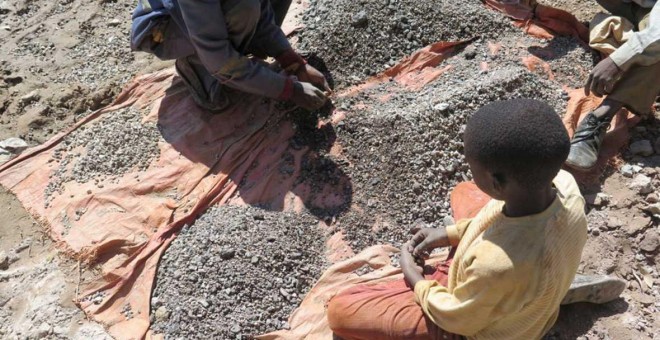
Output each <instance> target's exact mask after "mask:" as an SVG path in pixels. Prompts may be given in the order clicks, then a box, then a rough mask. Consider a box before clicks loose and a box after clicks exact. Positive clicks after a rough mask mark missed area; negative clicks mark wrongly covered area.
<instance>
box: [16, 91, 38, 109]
mask: <svg viewBox="0 0 660 340" xmlns="http://www.w3.org/2000/svg"><path fill="white" fill-rule="evenodd" d="M39 99H41V96H40V95H39V92H38V91H37V90H34V91H32V92H30V93H28V94H26V95H24V96H23V97H21V98H20V99H19V103H20V104H21V105H23V106H25V105H28V104H30V103H33V102H36V101H38V100H39Z"/></svg>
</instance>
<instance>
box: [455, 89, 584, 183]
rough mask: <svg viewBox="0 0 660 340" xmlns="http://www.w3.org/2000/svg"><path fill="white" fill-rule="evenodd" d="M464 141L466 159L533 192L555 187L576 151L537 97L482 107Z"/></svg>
mask: <svg viewBox="0 0 660 340" xmlns="http://www.w3.org/2000/svg"><path fill="white" fill-rule="evenodd" d="M464 140H465V144H464V145H465V156H466V157H467V158H469V159H474V160H476V161H477V162H479V163H480V164H482V165H483V166H484V167H486V168H487V169H488V170H490V171H493V172H495V173H497V172H499V173H501V174H503V175H505V177H506V178H513V179H515V180H516V181H517V182H518V183H520V184H523V185H526V186H529V187H530V188H540V187H541V186H544V185H547V184H548V183H550V182H551V181H552V180H553V179H554V177H555V176H556V175H557V173H558V172H559V170H560V169H561V166H562V164H564V161H566V158H567V157H568V152H569V151H570V147H571V144H570V140H569V138H568V133H567V132H566V129H565V128H564V125H563V124H562V121H561V119H560V118H559V116H558V115H557V113H556V112H555V110H554V109H552V108H551V107H550V106H549V105H548V104H546V103H544V102H541V101H538V100H534V99H512V100H506V101H498V102H493V103H491V104H488V105H486V106H484V107H482V108H481V109H479V111H477V112H476V113H475V114H474V115H473V116H472V118H470V120H469V121H468V124H467V127H466V129H465V135H464Z"/></svg>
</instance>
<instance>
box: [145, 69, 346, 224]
mask: <svg viewBox="0 0 660 340" xmlns="http://www.w3.org/2000/svg"><path fill="white" fill-rule="evenodd" d="M166 93H167V95H166V96H165V98H164V99H163V102H162V103H161V105H160V107H159V112H158V127H159V130H160V131H161V134H162V136H163V138H164V139H165V141H167V143H168V144H170V145H171V147H172V148H173V149H174V150H176V151H178V152H179V153H180V154H181V156H183V157H184V158H186V159H188V160H190V161H192V162H194V163H201V164H204V165H205V166H206V168H208V174H206V175H207V176H211V177H217V176H219V175H221V174H229V180H230V181H231V182H233V183H235V184H236V191H235V192H234V193H232V197H231V198H230V199H229V200H228V201H227V202H226V203H230V204H248V205H251V206H255V207H259V208H262V209H265V210H269V211H283V210H295V211H301V210H302V209H306V210H307V211H309V212H310V213H312V214H313V215H315V216H316V217H317V218H319V219H322V220H325V219H328V218H331V217H333V216H336V215H339V214H341V213H342V212H344V211H346V210H347V209H348V208H349V207H350V205H351V203H352V196H353V187H352V184H351V181H350V178H349V177H348V176H347V175H346V174H345V173H344V171H343V170H341V169H340V167H339V166H338V165H337V164H336V163H335V162H334V161H333V160H331V159H330V158H328V157H327V156H325V154H327V153H328V152H329V151H330V149H331V148H332V146H333V145H334V142H335V141H336V133H335V131H334V128H333V126H332V124H328V123H325V122H323V121H320V120H319V119H320V118H325V117H327V116H328V115H329V113H330V111H332V109H333V108H332V106H331V104H328V105H326V106H325V107H324V108H322V110H323V111H321V112H315V113H310V112H306V111H301V110H297V111H295V110H291V109H285V108H282V109H276V112H275V113H274V114H273V113H272V112H269V111H266V110H251V111H250V112H248V113H247V114H246V113H244V112H240V111H229V112H223V113H219V114H212V113H209V112H206V111H203V110H193V111H189V110H185V109H181V108H178V107H177V105H179V103H181V102H184V101H185V98H186V97H187V96H188V94H187V90H186V89H185V87H184V86H183V85H182V83H181V82H175V83H173V84H172V87H171V88H170V89H168V90H167V91H166ZM245 96H246V97H247V99H242V98H241V99H240V101H243V100H247V101H250V100H256V101H262V102H264V103H266V102H269V100H267V99H263V98H259V97H255V96H251V95H245ZM278 106H280V107H282V106H283V105H282V104H278ZM182 116H187V119H183V117H182ZM184 121H185V123H183V124H182V122H184ZM294 125H295V128H294ZM241 140H243V141H244V142H240V141H241ZM225 146H227V148H225ZM236 148H240V150H238V149H236ZM223 199H224V197H223V196H218V197H217V198H216V199H214V200H212V201H211V202H210V203H209V205H214V204H218V203H224V202H223Z"/></svg>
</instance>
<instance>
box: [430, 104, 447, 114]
mask: <svg viewBox="0 0 660 340" xmlns="http://www.w3.org/2000/svg"><path fill="white" fill-rule="evenodd" d="M433 109H434V110H436V111H440V112H445V111H447V110H448V109H449V104H447V103H438V104H435V106H433Z"/></svg>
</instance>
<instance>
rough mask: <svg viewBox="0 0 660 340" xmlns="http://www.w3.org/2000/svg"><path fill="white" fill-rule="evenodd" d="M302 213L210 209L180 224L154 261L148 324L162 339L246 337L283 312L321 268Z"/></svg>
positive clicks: (276, 321)
mask: <svg viewBox="0 0 660 340" xmlns="http://www.w3.org/2000/svg"><path fill="white" fill-rule="evenodd" d="M323 251H324V237H323V234H322V232H321V231H320V229H318V226H317V221H316V219H315V218H314V217H312V216H311V215H308V214H295V213H283V212H266V211H263V210H261V209H257V208H251V207H237V206H223V207H218V208H212V209H210V210H209V211H207V212H206V213H205V214H204V215H203V216H202V217H200V218H199V219H198V220H197V221H196V222H195V223H194V224H193V225H191V226H189V227H184V229H183V231H182V232H181V234H180V235H178V236H177V238H176V239H175V240H174V241H173V243H172V245H171V246H170V247H169V248H168V250H167V252H166V253H165V255H164V256H163V259H162V260H161V263H160V269H159V271H158V277H157V284H156V288H155V289H154V293H153V297H152V301H151V306H152V313H151V316H152V318H153V319H152V328H153V329H154V330H155V331H156V332H164V333H165V334H166V335H167V337H168V338H184V339H188V338H196V337H198V336H199V335H200V334H204V335H205V337H208V338H213V339H241V338H250V337H251V336H253V335H255V334H260V333H264V332H267V331H272V330H277V329H282V328H286V327H287V323H286V322H287V319H288V317H289V315H290V314H291V312H292V311H293V309H294V308H295V307H297V306H298V305H299V304H300V302H301V300H302V298H303V297H304V296H305V294H306V293H307V291H308V290H309V289H310V287H311V286H312V285H313V284H314V283H315V282H316V280H317V279H318V277H319V275H320V273H321V271H322V270H323V269H324V268H325V266H326V263H325V261H324V254H323Z"/></svg>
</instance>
